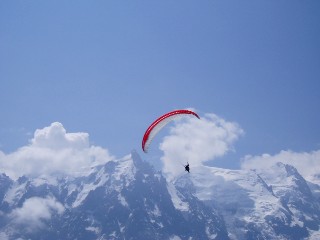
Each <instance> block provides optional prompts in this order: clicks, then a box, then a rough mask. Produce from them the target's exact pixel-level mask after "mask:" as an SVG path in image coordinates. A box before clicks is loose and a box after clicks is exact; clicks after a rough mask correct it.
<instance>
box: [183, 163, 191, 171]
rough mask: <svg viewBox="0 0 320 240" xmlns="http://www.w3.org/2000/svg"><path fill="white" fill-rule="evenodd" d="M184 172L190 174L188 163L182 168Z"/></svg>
mask: <svg viewBox="0 0 320 240" xmlns="http://www.w3.org/2000/svg"><path fill="white" fill-rule="evenodd" d="M184 170H185V171H187V172H188V173H190V167H189V163H187V165H185V166H184Z"/></svg>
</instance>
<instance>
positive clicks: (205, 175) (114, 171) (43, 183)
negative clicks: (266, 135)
mask: <svg viewBox="0 0 320 240" xmlns="http://www.w3.org/2000/svg"><path fill="white" fill-rule="evenodd" d="M318 177H319V179H320V176H318ZM319 228H320V185H319V184H318V183H317V182H313V183H311V182H308V181H307V180H305V179H304V178H303V177H302V176H301V175H300V173H299V172H298V171H297V169H296V168H294V167H293V166H291V165H288V164H283V163H281V162H278V163H277V164H275V165H274V166H272V167H271V168H269V169H265V170H261V169H260V170H255V169H252V170H230V169H222V168H215V167H209V166H194V167H193V166H191V171H190V174H188V173H187V172H185V173H183V174H181V175H179V176H178V177H176V178H175V179H173V180H170V181H169V180H167V179H166V177H165V175H164V174H162V173H161V172H160V171H157V170H155V169H154V168H153V167H152V166H151V165H150V164H149V163H148V162H146V161H144V160H142V159H141V157H140V156H139V155H138V153H137V152H135V151H132V152H131V154H129V155H128V156H125V157H123V158H121V159H116V160H110V161H108V162H107V163H105V164H102V165H98V166H95V167H92V168H91V169H90V171H88V172H87V173H86V174H83V175H81V176H78V177H74V176H73V177H71V176H67V175H63V174H58V173H57V174H52V175H50V176H47V175H43V176H22V177H20V178H18V179H11V178H10V177H8V176H7V175H5V174H0V239H3V240H8V239H10V240H11V239H20V240H23V239H24V240H26V239H35V240H36V239H46V240H50V239H55V240H57V239H72V240H73V239H78V240H82V239H86V240H90V239H97V240H98V239H99V240H102V239H126V240H129V239H171V240H180V239H181V240H183V239H201V240H202V239H231V240H233V239H239V240H240V239H320V230H319Z"/></svg>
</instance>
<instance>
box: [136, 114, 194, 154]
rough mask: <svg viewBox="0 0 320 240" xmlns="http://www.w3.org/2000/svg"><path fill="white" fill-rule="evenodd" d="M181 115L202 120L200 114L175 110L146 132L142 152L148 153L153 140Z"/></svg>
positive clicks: (162, 117) (153, 124)
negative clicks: (192, 116)
mask: <svg viewBox="0 0 320 240" xmlns="http://www.w3.org/2000/svg"><path fill="white" fill-rule="evenodd" d="M181 115H194V116H196V117H197V118H199V119H200V117H199V116H198V114H196V113H195V112H193V111H190V110H175V111H172V112H168V113H166V114H164V115H162V116H161V117H159V118H158V119H157V120H155V121H154V122H153V123H152V124H151V125H150V126H149V127H148V129H147V130H146V132H145V134H144V136H143V139H142V150H143V151H144V152H145V153H147V152H148V148H149V145H150V143H151V141H152V139H153V138H154V137H155V136H156V135H157V133H158V132H159V131H160V130H161V129H162V128H163V127H164V126H165V125H167V124H168V123H169V122H171V121H173V120H174V119H175V118H177V117H179V116H181Z"/></svg>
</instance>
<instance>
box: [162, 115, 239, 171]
mask: <svg viewBox="0 0 320 240" xmlns="http://www.w3.org/2000/svg"><path fill="white" fill-rule="evenodd" d="M242 134H243V130H242V129H241V128H240V127H239V125H238V124H237V123H234V122H228V121H226V120H224V119H222V118H220V117H218V116H217V115H215V114H205V116H204V117H201V119H200V120H199V119H196V118H184V119H181V120H179V121H176V122H175V125H174V126H173V127H172V128H171V129H170V134H169V135H168V136H166V137H165V138H164V139H163V141H162V142H161V144H160V149H161V150H162V151H163V153H164V155H163V156H162V158H161V160H162V162H163V172H164V173H166V174H167V175H168V177H174V176H177V175H179V174H181V173H182V172H183V170H184V169H183V168H181V164H185V163H186V162H189V163H190V165H191V166H199V165H203V164H204V162H206V161H209V160H213V159H215V158H216V157H219V156H222V155H224V154H226V153H227V152H228V151H230V150H232V144H233V143H234V142H235V141H236V140H237V139H238V138H239V136H240V135H242Z"/></svg>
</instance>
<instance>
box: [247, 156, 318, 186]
mask: <svg viewBox="0 0 320 240" xmlns="http://www.w3.org/2000/svg"><path fill="white" fill-rule="evenodd" d="M278 162H282V163H284V164H289V165H292V166H294V167H295V168H297V170H298V171H299V173H300V174H301V175H302V176H303V177H304V178H305V179H307V180H309V181H311V182H315V183H317V182H318V183H320V150H318V151H312V152H301V153H297V152H293V151H281V152H280V153H278V154H275V155H273V156H272V155H269V154H263V155H261V156H251V155H248V156H245V158H244V159H243V160H242V164H241V167H242V169H256V170H258V171H259V170H263V169H270V168H271V167H272V166H273V165H274V164H276V163H278Z"/></svg>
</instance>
